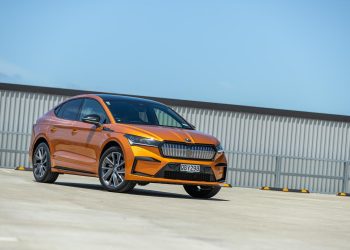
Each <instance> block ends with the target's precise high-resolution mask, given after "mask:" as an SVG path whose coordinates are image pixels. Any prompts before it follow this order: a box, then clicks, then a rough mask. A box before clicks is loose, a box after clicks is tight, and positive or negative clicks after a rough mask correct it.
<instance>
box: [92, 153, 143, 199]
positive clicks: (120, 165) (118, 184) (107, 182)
mask: <svg viewBox="0 0 350 250" xmlns="http://www.w3.org/2000/svg"><path fill="white" fill-rule="evenodd" d="M98 177H99V179H100V182H101V184H102V186H103V187H104V188H105V189H106V190H108V191H111V192H118V193H127V192H130V191H131V190H132V189H133V188H134V187H135V185H136V183H135V182H133V181H127V180H125V160H124V155H123V152H122V150H121V149H120V148H118V147H110V148H108V149H107V150H106V151H105V152H104V153H103V154H102V156H101V158H100V165H99V169H98Z"/></svg>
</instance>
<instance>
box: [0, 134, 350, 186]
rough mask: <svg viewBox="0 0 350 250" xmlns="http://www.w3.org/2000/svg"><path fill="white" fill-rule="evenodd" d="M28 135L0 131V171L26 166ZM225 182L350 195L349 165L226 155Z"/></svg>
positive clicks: (320, 160) (339, 161) (322, 160)
mask: <svg viewBox="0 0 350 250" xmlns="http://www.w3.org/2000/svg"><path fill="white" fill-rule="evenodd" d="M30 136H31V134H30V133H24V132H15V131H0V167H3V168H14V167H17V166H18V165H29V157H28V151H27V150H28V147H29V143H30ZM225 153H226V156H227V158H228V163H229V167H228V182H229V183H230V184H232V185H234V186H241V187H260V186H273V187H281V188H283V187H288V188H300V189H301V188H307V189H309V190H310V191H311V192H320V193H335V192H350V173H349V172H350V161H349V160H343V159H327V158H313V157H298V156H289V155H277V154H262V153H253V152H240V151H226V152H225Z"/></svg>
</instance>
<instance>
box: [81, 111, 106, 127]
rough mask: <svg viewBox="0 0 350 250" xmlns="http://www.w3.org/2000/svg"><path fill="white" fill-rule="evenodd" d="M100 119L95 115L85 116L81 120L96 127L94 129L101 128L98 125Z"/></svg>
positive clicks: (99, 124)
mask: <svg viewBox="0 0 350 250" xmlns="http://www.w3.org/2000/svg"><path fill="white" fill-rule="evenodd" d="M100 120H101V117H100V116H99V115H96V114H91V115H86V116H84V117H83V118H82V121H83V122H86V123H90V124H94V125H96V127H101V126H102V125H101V123H100Z"/></svg>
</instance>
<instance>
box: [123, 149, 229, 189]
mask: <svg viewBox="0 0 350 250" xmlns="http://www.w3.org/2000/svg"><path fill="white" fill-rule="evenodd" d="M125 151H126V152H125V153H126V155H127V157H126V159H132V160H131V161H129V162H126V163H127V171H126V176H125V178H126V180H132V181H139V182H157V183H170V184H182V185H183V184H186V185H207V186H223V187H227V186H229V185H228V184H225V180H226V172H227V161H226V158H225V155H224V153H217V154H216V156H215V158H214V159H213V160H212V161H202V160H189V159H175V158H166V157H163V156H162V155H161V153H160V151H159V149H158V148H156V147H149V146H130V147H128V149H126V150H125ZM180 164H195V165H200V166H201V172H200V173H184V172H180V171H179V166H180Z"/></svg>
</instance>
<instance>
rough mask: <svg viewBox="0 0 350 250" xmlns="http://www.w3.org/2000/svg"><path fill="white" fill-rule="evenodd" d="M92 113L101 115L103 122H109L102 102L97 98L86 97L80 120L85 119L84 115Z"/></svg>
mask: <svg viewBox="0 0 350 250" xmlns="http://www.w3.org/2000/svg"><path fill="white" fill-rule="evenodd" d="M92 114H94V115H99V116H100V117H101V120H100V122H101V123H103V124H105V123H109V119H108V117H107V114H106V112H105V111H104V109H103V108H102V106H101V104H100V103H99V102H98V101H96V100H93V99H90V98H86V99H84V103H83V107H82V108H81V113H80V121H81V120H82V119H83V117H84V116H86V115H92Z"/></svg>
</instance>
